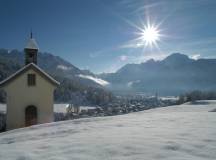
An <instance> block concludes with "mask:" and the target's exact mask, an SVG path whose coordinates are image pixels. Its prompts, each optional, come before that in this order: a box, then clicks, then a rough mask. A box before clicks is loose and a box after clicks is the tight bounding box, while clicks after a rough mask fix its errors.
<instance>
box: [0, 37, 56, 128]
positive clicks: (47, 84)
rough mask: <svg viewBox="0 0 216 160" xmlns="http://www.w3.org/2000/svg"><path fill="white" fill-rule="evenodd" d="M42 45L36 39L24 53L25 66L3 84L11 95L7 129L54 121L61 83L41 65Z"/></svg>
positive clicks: (9, 95)
mask: <svg viewBox="0 0 216 160" xmlns="http://www.w3.org/2000/svg"><path fill="white" fill-rule="evenodd" d="M38 49H39V48H38V45H37V43H36V41H35V39H34V38H33V37H32V33H31V36H30V39H29V40H28V43H27V45H26V47H25V49H24V52H25V65H24V66H23V67H22V68H21V69H20V70H18V71H17V72H16V73H14V74H12V75H11V76H9V77H8V78H6V79H5V80H3V81H2V82H0V87H1V88H3V89H4V90H5V92H6V94H7V113H6V129H7V130H10V129H15V128H21V127H26V126H31V125H35V124H41V123H49V122H52V121H53V119H54V115H53V106H54V96H53V93H54V90H55V88H56V87H57V86H58V85H59V82H58V81H56V80H55V79H54V78H52V77H51V76H50V75H48V74H47V73H46V72H45V71H43V70H42V69H41V68H40V67H39V66H38V65H37V55H38Z"/></svg>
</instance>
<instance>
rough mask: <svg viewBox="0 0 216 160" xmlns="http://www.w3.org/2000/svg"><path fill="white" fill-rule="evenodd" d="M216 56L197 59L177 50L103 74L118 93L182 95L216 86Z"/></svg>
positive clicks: (209, 89) (111, 87)
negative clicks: (158, 58) (160, 57)
mask: <svg viewBox="0 0 216 160" xmlns="http://www.w3.org/2000/svg"><path fill="white" fill-rule="evenodd" d="M215 73H216V59H198V60H194V59H191V58H189V57H188V56H187V55H184V54H180V53H174V54H171V55H169V56H168V57H166V58H165V59H163V60H160V61H155V60H153V59H150V60H148V61H146V62H145V63H141V64H127V65H125V66H123V67H122V68H120V69H119V70H118V71H117V72H115V73H108V74H101V75H99V76H100V78H102V79H104V80H106V81H108V82H109V83H110V85H109V87H108V88H109V89H110V90H112V91H114V92H116V93H146V94H151V95H152V94H156V93H157V94H159V95H163V96H167V95H179V94H182V93H185V92H189V91H192V90H207V91H211V90H215V89H216V74H215Z"/></svg>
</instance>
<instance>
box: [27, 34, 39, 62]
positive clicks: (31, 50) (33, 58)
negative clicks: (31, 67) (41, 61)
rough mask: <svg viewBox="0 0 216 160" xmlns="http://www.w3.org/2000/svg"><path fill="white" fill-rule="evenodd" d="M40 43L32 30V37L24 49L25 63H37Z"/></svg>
mask: <svg viewBox="0 0 216 160" xmlns="http://www.w3.org/2000/svg"><path fill="white" fill-rule="evenodd" d="M38 49H39V48H38V45H37V43H36V41H35V39H34V38H33V35H32V32H31V34H30V39H29V41H28V43H27V45H26V47H25V49H24V52H25V65H27V64H29V63H34V64H37V53H38Z"/></svg>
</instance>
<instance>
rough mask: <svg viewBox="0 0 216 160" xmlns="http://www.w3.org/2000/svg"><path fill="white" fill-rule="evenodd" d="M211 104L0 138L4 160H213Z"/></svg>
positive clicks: (215, 131) (215, 117)
mask: <svg viewBox="0 0 216 160" xmlns="http://www.w3.org/2000/svg"><path fill="white" fill-rule="evenodd" d="M215 108H216V101H199V102H197V103H196V104H190V103H187V104H183V105H180V106H170V107H164V108H157V109H150V110H146V111H143V112H136V113H130V114H126V115H120V116H112V117H97V118H83V119H77V120H72V121H64V122H57V123H51V124H44V125H37V126H33V127H29V128H23V129H17V130H12V131H8V132H4V133H1V134H0V159H2V160H3V159H4V160H10V159H15V160H28V159H29V160H38V159H43V160H65V159H68V160H157V159H158V160H163V159H164V160H215V159H216V125H215V124H216V112H209V111H211V110H213V109H215Z"/></svg>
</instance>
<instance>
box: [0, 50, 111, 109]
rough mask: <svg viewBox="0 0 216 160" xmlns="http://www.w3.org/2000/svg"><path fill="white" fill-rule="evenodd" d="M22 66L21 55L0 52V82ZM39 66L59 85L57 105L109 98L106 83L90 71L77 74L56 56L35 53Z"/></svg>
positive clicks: (75, 68)
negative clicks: (105, 87) (58, 103)
mask: <svg viewBox="0 0 216 160" xmlns="http://www.w3.org/2000/svg"><path fill="white" fill-rule="evenodd" d="M23 63H24V55H23V52H20V51H17V50H12V51H10V52H9V51H8V50H6V49H0V81H1V80H3V79H5V78H6V77H8V76H9V75H11V74H12V73H14V72H16V71H17V70H18V69H19V68H21V67H22V66H23V65H24V64H23ZM38 65H39V66H40V67H41V68H42V69H44V70H45V71H46V72H47V73H49V74H50V75H52V76H53V77H54V78H55V79H57V80H58V81H60V82H61V85H60V87H59V88H58V89H57V90H56V92H55V100H56V101H57V102H73V104H78V105H80V104H100V103H105V101H107V100H110V98H111V94H110V92H108V91H106V90H105V89H104V85H106V84H108V83H107V82H106V81H104V80H102V79H99V78H97V77H96V76H95V75H94V74H93V73H91V72H89V71H86V70H80V69H79V68H77V67H75V66H74V65H72V64H70V63H69V62H67V61H65V60H63V59H62V58H60V57H58V56H54V55H52V54H49V53H38ZM92 95H94V97H93V96H92ZM0 101H4V95H3V94H0Z"/></svg>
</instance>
